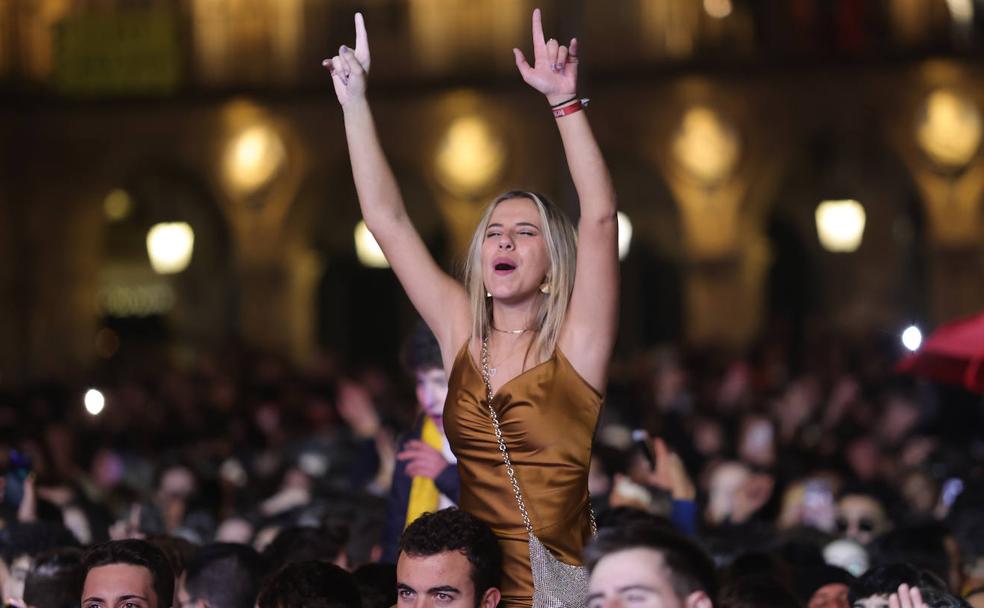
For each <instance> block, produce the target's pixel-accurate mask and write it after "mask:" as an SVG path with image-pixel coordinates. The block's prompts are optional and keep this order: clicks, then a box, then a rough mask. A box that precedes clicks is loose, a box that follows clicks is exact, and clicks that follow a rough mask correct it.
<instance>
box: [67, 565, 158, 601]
mask: <svg viewBox="0 0 984 608" xmlns="http://www.w3.org/2000/svg"><path fill="white" fill-rule="evenodd" d="M157 606H158V603H157V594H156V593H155V592H154V578H153V576H152V575H151V573H150V570H148V569H146V568H144V567H143V566H134V565H133V564H109V565H106V566H98V567H96V568H93V569H92V570H89V574H88V575H86V577H85V583H84V584H83V586H82V608H157ZM161 608H163V607H161Z"/></svg>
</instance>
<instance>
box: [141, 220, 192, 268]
mask: <svg viewBox="0 0 984 608" xmlns="http://www.w3.org/2000/svg"><path fill="white" fill-rule="evenodd" d="M194 248H195V231H194V230H192V229H191V226H189V225H188V224H187V223H185V222H173V223H164V224H156V225H155V226H154V227H153V228H151V229H150V232H148V233H147V254H148V255H149V256H150V265H151V266H153V267H154V272H156V273H157V274H175V273H178V272H181V271H182V270H184V269H185V268H187V267H188V264H189V263H190V262H191V254H192V251H194Z"/></svg>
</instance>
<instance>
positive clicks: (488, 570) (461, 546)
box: [400, 507, 502, 601]
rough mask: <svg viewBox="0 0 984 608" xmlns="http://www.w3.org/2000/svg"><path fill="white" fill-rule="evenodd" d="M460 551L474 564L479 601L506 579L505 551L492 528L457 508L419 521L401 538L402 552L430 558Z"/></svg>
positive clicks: (472, 572)
mask: <svg viewBox="0 0 984 608" xmlns="http://www.w3.org/2000/svg"><path fill="white" fill-rule="evenodd" d="M447 551H459V552H461V553H462V554H464V556H465V557H467V558H468V563H469V564H471V580H472V584H473V585H475V599H476V601H477V600H478V599H479V598H481V597H482V596H484V595H485V592H486V591H488V590H489V589H491V588H492V587H498V586H499V582H500V580H501V578H502V549H500V548H499V540H498V539H497V538H496V537H495V534H493V533H492V530H491V528H489V526H488V524H486V523H485V522H483V521H482V520H480V519H478V518H477V517H475V516H474V515H471V514H469V513H465V512H464V511H461V510H460V509H456V508H454V507H452V508H449V509H442V510H440V511H438V512H436V513H424V514H423V515H421V516H420V517H418V518H417V519H416V520H414V522H413V523H412V524H410V525H409V526H408V527H407V529H406V530H404V531H403V536H402V537H400V552H401V553H406V554H407V555H408V556H411V557H429V556H431V555H437V554H439V553H445V552H447Z"/></svg>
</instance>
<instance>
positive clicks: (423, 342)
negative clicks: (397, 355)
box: [402, 321, 444, 374]
mask: <svg viewBox="0 0 984 608" xmlns="http://www.w3.org/2000/svg"><path fill="white" fill-rule="evenodd" d="M402 355H403V356H402V359H403V365H404V367H406V369H407V371H408V372H409V373H410V374H414V373H416V372H419V371H426V370H430V369H444V360H443V358H442V357H441V347H440V345H439V344H438V343H437V338H435V337H434V334H433V332H431V330H430V328H429V327H427V324H426V323H424V322H423V321H417V324H416V325H415V326H414V328H413V333H411V334H410V336H409V337H408V338H407V341H406V342H405V343H404V345H403V353H402Z"/></svg>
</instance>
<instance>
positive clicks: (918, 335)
mask: <svg viewBox="0 0 984 608" xmlns="http://www.w3.org/2000/svg"><path fill="white" fill-rule="evenodd" d="M902 346H904V347H906V348H907V349H909V350H911V351H913V352H915V351H917V350H919V347H920V346H922V332H921V331H919V328H918V327H916V326H915V325H910V326H909V327H906V328H905V331H903V332H902Z"/></svg>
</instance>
